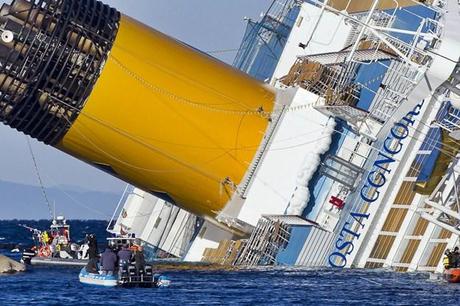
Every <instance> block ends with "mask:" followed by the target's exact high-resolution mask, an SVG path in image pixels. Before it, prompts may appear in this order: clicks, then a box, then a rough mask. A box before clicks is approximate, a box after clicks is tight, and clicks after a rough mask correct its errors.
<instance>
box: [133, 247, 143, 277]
mask: <svg viewBox="0 0 460 306" xmlns="http://www.w3.org/2000/svg"><path fill="white" fill-rule="evenodd" d="M134 261H135V266H136V272H137V274H138V275H139V274H141V273H143V272H144V270H145V257H144V250H143V248H142V246H137V248H136V250H135V251H134Z"/></svg>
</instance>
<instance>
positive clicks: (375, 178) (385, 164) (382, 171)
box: [329, 102, 424, 268]
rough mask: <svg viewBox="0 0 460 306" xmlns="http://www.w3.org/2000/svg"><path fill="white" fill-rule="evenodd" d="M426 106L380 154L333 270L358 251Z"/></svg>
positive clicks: (395, 131)
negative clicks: (372, 207)
mask: <svg viewBox="0 0 460 306" xmlns="http://www.w3.org/2000/svg"><path fill="white" fill-rule="evenodd" d="M423 104H424V102H422V103H420V104H418V105H417V106H415V108H414V109H413V110H412V111H410V112H409V113H407V115H405V116H404V118H403V119H401V121H399V122H397V123H396V124H395V125H394V126H393V128H392V129H391V131H390V133H389V135H388V137H387V138H386V139H385V141H384V142H383V148H382V150H381V152H379V153H378V156H377V159H376V161H375V162H374V164H373V166H372V169H371V171H370V172H369V173H368V175H367V178H366V179H365V180H366V183H365V184H364V186H363V187H362V188H361V190H360V199H359V201H360V205H359V207H358V208H357V209H355V211H352V212H350V214H349V215H348V218H347V221H346V222H345V224H344V225H343V227H342V229H341V230H340V233H339V237H338V239H337V240H336V241H335V250H334V252H333V253H331V254H330V255H329V265H330V266H331V267H334V268H344V267H346V266H347V264H348V258H349V256H350V255H351V254H352V253H353V251H355V242H356V240H358V239H359V238H360V237H361V232H362V230H363V229H364V228H365V226H366V220H368V219H369V218H370V217H371V214H370V213H367V211H368V209H367V208H368V207H369V205H372V204H373V203H375V202H376V201H377V200H378V199H380V197H381V195H382V194H381V188H382V187H384V186H385V185H386V184H387V176H388V175H389V174H391V171H392V169H391V165H392V164H393V163H394V162H395V161H396V160H395V159H394V156H395V155H396V154H398V153H400V152H401V151H402V149H403V147H404V143H403V141H404V140H405V139H406V138H408V137H409V135H410V130H409V127H410V126H413V125H414V124H415V117H416V116H418V115H419V114H420V112H421V110H422V107H423Z"/></svg>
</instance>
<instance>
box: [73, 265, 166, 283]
mask: <svg viewBox="0 0 460 306" xmlns="http://www.w3.org/2000/svg"><path fill="white" fill-rule="evenodd" d="M79 279H80V282H81V283H83V284H86V285H95V286H104V287H129V288H131V287H143V288H152V287H153V288H161V287H169V285H170V284H171V281H170V280H169V279H168V278H167V277H165V276H164V275H160V274H153V273H152V266H151V265H146V266H145V269H144V271H142V273H137V271H136V268H135V267H134V266H133V265H130V266H129V267H127V268H126V269H122V270H121V271H120V272H119V273H115V274H113V275H108V274H100V273H90V272H88V271H87V270H86V267H85V268H82V269H81V271H80V275H79Z"/></svg>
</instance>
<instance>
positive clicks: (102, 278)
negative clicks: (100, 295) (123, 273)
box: [79, 268, 118, 287]
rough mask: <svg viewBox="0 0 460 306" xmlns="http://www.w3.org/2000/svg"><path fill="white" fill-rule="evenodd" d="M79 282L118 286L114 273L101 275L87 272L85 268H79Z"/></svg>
mask: <svg viewBox="0 0 460 306" xmlns="http://www.w3.org/2000/svg"><path fill="white" fill-rule="evenodd" d="M79 279H80V282H81V283H83V284H87V285H95V286H104V287H116V286H118V277H117V276H116V275H102V274H96V273H89V272H88V271H86V268H83V269H81V271H80V275H79Z"/></svg>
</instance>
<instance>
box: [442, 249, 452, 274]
mask: <svg viewBox="0 0 460 306" xmlns="http://www.w3.org/2000/svg"><path fill="white" fill-rule="evenodd" d="M442 264H443V265H444V269H446V270H447V269H450V268H452V253H451V251H450V250H449V249H447V250H446V251H445V252H444V258H443V259H442Z"/></svg>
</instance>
